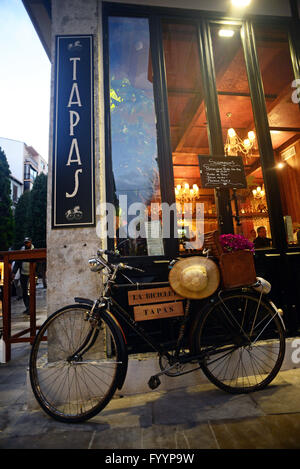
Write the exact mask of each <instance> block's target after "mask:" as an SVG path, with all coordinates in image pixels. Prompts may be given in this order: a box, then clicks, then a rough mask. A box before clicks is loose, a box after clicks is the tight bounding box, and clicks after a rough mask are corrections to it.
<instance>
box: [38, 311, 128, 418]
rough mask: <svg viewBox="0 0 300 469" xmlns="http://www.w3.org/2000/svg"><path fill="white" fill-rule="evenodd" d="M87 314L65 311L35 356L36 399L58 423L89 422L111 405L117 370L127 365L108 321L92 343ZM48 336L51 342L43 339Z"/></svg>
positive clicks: (47, 330)
mask: <svg viewBox="0 0 300 469" xmlns="http://www.w3.org/2000/svg"><path fill="white" fill-rule="evenodd" d="M86 312H87V309H86V307H85V306H83V307H82V308H80V307H78V308H72V307H70V308H68V307H66V308H63V310H62V311H61V312H58V313H57V314H56V315H53V318H52V317H51V318H49V321H48V322H49V324H47V321H46V323H45V326H44V330H42V329H41V331H40V333H39V335H38V336H37V340H36V343H35V344H34V349H33V351H32V356H31V366H30V373H31V381H32V384H33V389H34V391H35V395H36V397H37V398H38V400H39V402H40V404H41V406H42V407H43V408H44V409H45V410H46V411H47V412H48V413H50V414H51V415H52V416H53V417H54V418H57V419H58V420H63V421H68V420H71V419H74V421H81V420H85V419H86V418H90V416H91V415H93V414H94V413H95V412H96V411H97V409H99V410H100V409H101V407H102V406H104V405H106V403H107V402H108V401H109V399H110V396H111V395H112V393H113V392H114V390H115V387H116V377H117V373H118V367H120V366H122V365H123V362H122V361H121V360H120V359H118V355H117V349H118V345H117V343H116V341H115V338H114V337H115V336H114V334H113V332H112V330H111V329H110V326H109V325H108V323H106V322H105V321H104V319H101V321H102V324H103V327H101V328H99V329H98V330H97V335H92V336H91V337H90V339H89V341H88V342H87V340H86V339H87V338H88V334H89V333H90V332H91V331H92V330H91V325H90V323H89V322H88V321H86V320H85V318H86ZM45 336H47V338H48V340H47V341H43V340H42V339H43V337H45ZM49 338H51V340H49ZM48 341H49V342H48ZM108 342H109V349H108ZM84 344H85V345H84ZM83 345H84V347H83ZM77 350H79V351H80V350H81V352H79V357H75V355H74V354H75V353H76V351H77ZM108 352H109V353H110V356H108ZM80 353H81V354H82V357H81V356H80ZM72 356H73V357H74V358H73V360H70V358H69V357H72ZM75 358H76V359H75ZM99 410H98V411H99Z"/></svg>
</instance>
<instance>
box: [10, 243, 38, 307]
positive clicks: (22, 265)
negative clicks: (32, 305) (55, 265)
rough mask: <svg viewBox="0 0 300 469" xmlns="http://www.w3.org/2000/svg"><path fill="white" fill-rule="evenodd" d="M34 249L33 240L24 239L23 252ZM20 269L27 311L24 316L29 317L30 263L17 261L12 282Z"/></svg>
mask: <svg viewBox="0 0 300 469" xmlns="http://www.w3.org/2000/svg"><path fill="white" fill-rule="evenodd" d="M27 249H34V246H33V244H32V240H31V238H29V237H26V238H25V239H24V245H23V246H22V247H21V250H27ZM19 269H20V283H21V288H22V295H23V302H24V305H25V308H26V309H25V311H23V313H22V314H26V315H29V295H28V283H29V270H30V262H25V261H16V263H15V265H14V267H13V269H12V280H14V279H15V275H16V273H17V272H18V270H19Z"/></svg>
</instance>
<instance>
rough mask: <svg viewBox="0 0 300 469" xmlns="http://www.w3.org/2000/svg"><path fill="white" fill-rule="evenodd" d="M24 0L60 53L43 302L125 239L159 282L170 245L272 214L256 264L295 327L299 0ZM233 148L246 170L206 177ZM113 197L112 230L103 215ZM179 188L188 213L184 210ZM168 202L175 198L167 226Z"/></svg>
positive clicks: (84, 289)
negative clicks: (232, 177)
mask: <svg viewBox="0 0 300 469" xmlns="http://www.w3.org/2000/svg"><path fill="white" fill-rule="evenodd" d="M23 3H24V5H25V7H26V9H27V11H28V13H29V15H30V17H31V20H32V22H33V24H34V25H35V26H36V29H37V31H38V34H39V36H40V39H41V41H42V43H43V44H44V47H45V50H46V52H47V53H48V56H49V58H50V60H51V63H52V85H51V86H52V95H51V96H52V99H51V117H50V120H51V137H50V150H51V151H50V154H51V155H52V160H51V162H49V176H50V177H49V188H48V200H49V211H48V240H47V246H48V254H47V256H48V258H47V261H48V264H47V265H48V280H49V283H48V285H49V288H48V310H49V313H50V312H53V311H54V310H55V309H57V308H58V307H61V306H62V305H64V304H66V303H68V302H70V303H71V302H72V301H73V297H74V296H75V295H77V296H85V297H86V296H88V297H92V298H95V297H96V296H97V294H98V290H99V278H98V277H97V276H95V274H92V273H90V272H89V271H88V267H87V259H88V257H89V256H90V255H92V254H94V253H95V252H96V251H97V249H98V248H99V247H107V248H109V249H114V248H115V247H116V246H118V245H119V246H122V247H120V248H119V250H120V252H121V255H122V256H123V257H124V258H126V259H127V260H128V261H130V262H131V263H132V264H134V265H136V266H137V267H139V266H143V268H145V269H147V272H148V274H147V281H162V280H166V279H167V277H168V262H169V260H170V259H173V258H174V257H176V256H178V255H181V256H184V255H186V254H191V253H195V254H197V253H198V252H199V247H200V245H201V236H200V237H199V236H198V235H199V233H198V231H200V235H201V234H202V233H203V232H206V231H212V230H215V229H218V230H219V231H220V232H221V233H237V234H242V235H243V236H245V237H246V238H247V239H249V240H253V239H254V238H255V237H257V233H258V229H260V228H261V227H263V228H264V232H265V235H266V236H264V237H263V241H262V240H261V239H260V240H259V242H258V244H257V249H256V251H255V262H256V268H257V273H258V275H260V276H262V277H265V278H267V279H268V280H270V281H271V282H272V285H273V289H272V295H273V298H274V300H275V302H276V303H277V304H278V306H279V307H281V308H282V309H283V310H284V314H285V316H284V317H285V321H286V325H287V328H288V332H289V334H291V335H293V334H295V333H297V331H298V329H299V327H300V296H299V288H298V285H299V281H300V236H299V235H297V233H298V232H300V192H299V191H300V114H299V97H300V92H299V88H300V68H299V31H300V29H299V2H297V1H293V0H291V1H272V2H271V1H269V0H264V1H261V2H254V1H253V2H252V3H250V5H249V6H248V7H245V8H235V7H233V6H232V3H231V2H230V1H226V0H218V1H215V2H208V1H206V0H202V1H201V0H199V1H195V0H186V1H185V2H182V1H179V0H178V1H174V0H173V1H171V0H148V1H147V0H143V1H138V2H131V1H121V2H115V1H112V2H104V1H100V0H86V1H82V0H73V1H71V2H69V1H68V2H67V1H61V0H51V1H50V0H49V1H46V0H44V1H36V0H35V1H31V0H26V1H25V0H24V1H23ZM225 155H226V156H227V157H235V158H236V157H239V158H240V161H241V164H242V169H243V173H244V175H245V179H246V184H245V183H243V184H242V183H241V182H239V181H238V182H235V183H234V184H233V185H231V186H230V185H228V181H226V180H224V181H223V183H222V184H223V185H220V184H221V183H220V181H219V182H218V184H219V185H218V184H214V183H213V182H211V181H212V178H211V179H207V180H206V182H205V181H204V179H203V177H204V176H203V171H204V169H205V168H204V166H203V165H204V163H205V162H206V161H209V162H210V164H211V165H215V164H216V163H217V162H220V164H221V163H222V161H221V159H222V158H224V156H225ZM205 158H208V160H207V159H205ZM214 158H215V160H214ZM218 158H220V160H218ZM235 161H237V159H236V160H235ZM222 164H223V163H222ZM210 170H211V168H210ZM226 184H227V185H228V186H227V187H226ZM239 184H240V185H239ZM239 187H240V188H239ZM107 202H109V203H110V206H109V207H112V208H113V216H114V221H115V222H114V223H115V225H114V227H115V231H114V230H113V235H111V234H110V233H109V230H107V227H106V224H105V223H104V222H103V221H106V219H105V213H104V212H103V209H102V208H103V206H102V205H101V204H102V203H107ZM184 203H189V204H190V207H191V208H190V214H189V216H186V217H183V216H180V217H178V212H180V211H181V210H182V209H183V211H182V212H181V213H184ZM196 203H198V204H199V206H200V207H201V210H202V214H203V217H200V219H201V223H202V224H201V223H200V225H197V220H198V218H197V212H196V211H195V209H194V207H195V204H196ZM162 204H166V205H167V206H168V207H174V204H175V206H176V207H177V214H175V215H174V212H173V215H172V213H170V217H171V218H170V220H171V223H169V224H168V227H167V226H163V224H164V221H163V220H162V219H161V207H162ZM152 208H153V212H151V215H153V216H154V218H153V217H152V218H151V223H152V224H150V225H149V221H148V216H149V211H150V210H152ZM131 210H133V212H132V211H131ZM134 210H135V211H134ZM155 210H156V212H155ZM142 212H143V213H142ZM155 213H156V215H155ZM137 214H139V216H138V217H137ZM76 216H77V219H76ZM172 217H175V218H176V217H177V221H175V223H174V220H173V219H172ZM130 226H135V228H136V230H135V232H136V231H139V235H138V236H134V235H132V234H131V232H130ZM149 227H150V228H151V229H152V228H153V229H154V228H155V229H157V230H158V233H162V234H161V235H158V236H156V237H155V236H151V235H149V232H148V230H149V229H150V228H149ZM165 230H166V231H168V233H167V235H166V236H164V235H165V233H166V231H165ZM122 233H123V234H122ZM124 233H125V234H124ZM154 238H155V240H154ZM199 240H200V244H199V242H198V241H199ZM259 243H261V244H259ZM145 278H146V277H145ZM140 281H141V282H142V281H143V278H141V279H140ZM124 303H126V298H124ZM154 322H155V324H156V325H155V326H149V327H154V329H155V328H160V330H162V331H163V330H164V329H168V325H167V326H166V325H165V324H166V323H165V322H164V323H163V322H160V321H154Z"/></svg>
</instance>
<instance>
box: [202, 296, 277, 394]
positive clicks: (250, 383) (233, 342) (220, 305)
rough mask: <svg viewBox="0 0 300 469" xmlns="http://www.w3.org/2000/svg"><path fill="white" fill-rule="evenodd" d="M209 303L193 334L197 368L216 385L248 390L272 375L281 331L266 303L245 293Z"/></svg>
mask: <svg viewBox="0 0 300 469" xmlns="http://www.w3.org/2000/svg"><path fill="white" fill-rule="evenodd" d="M222 299H223V301H220V300H219V299H218V300H216V301H215V302H214V304H212V305H211V306H210V307H209V308H208V310H207V311H206V313H205V314H204V315H203V317H202V318H201V319H200V321H199V323H198V326H197V328H196V330H195V334H194V347H195V351H196V353H200V352H203V353H204V356H205V358H204V359H203V361H202V362H201V364H202V370H203V372H204V374H205V375H206V376H207V378H208V379H209V380H210V381H211V382H212V383H214V384H215V385H216V386H218V387H219V388H220V389H222V390H224V391H227V392H230V393H249V392H253V391H258V390H260V389H263V388H265V387H266V386H267V385H268V384H269V383H270V382H271V381H272V380H273V379H274V378H275V376H276V375H277V373H278V371H279V370H280V367H281V365H282V361H283V358H284V353H285V330H284V326H283V323H282V321H281V318H280V317H279V316H278V314H277V312H276V310H274V308H273V307H272V305H271V304H270V303H268V302H265V301H261V302H260V301H259V297H257V296H256V295H252V294H251V293H249V294H248V293H242V292H241V293H235V294H234V293H227V294H226V295H225V296H222Z"/></svg>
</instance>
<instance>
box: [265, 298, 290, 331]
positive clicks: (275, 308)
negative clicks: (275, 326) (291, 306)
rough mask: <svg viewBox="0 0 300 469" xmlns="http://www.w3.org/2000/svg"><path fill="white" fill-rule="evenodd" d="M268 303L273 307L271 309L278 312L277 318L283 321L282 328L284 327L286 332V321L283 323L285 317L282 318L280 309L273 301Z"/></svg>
mask: <svg viewBox="0 0 300 469" xmlns="http://www.w3.org/2000/svg"><path fill="white" fill-rule="evenodd" d="M267 302H268V303H269V305H270V306H271V308H272V309H274V311H276V313H277V316H278V318H279V319H280V321H281V324H282V327H283V329H284V330H285V331H286V327H285V324H284V321H283V317H282V315H281V314H280V312H279V309H278V308H277V306H275V304H274V303H273V301H271V300H268V301H267Z"/></svg>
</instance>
